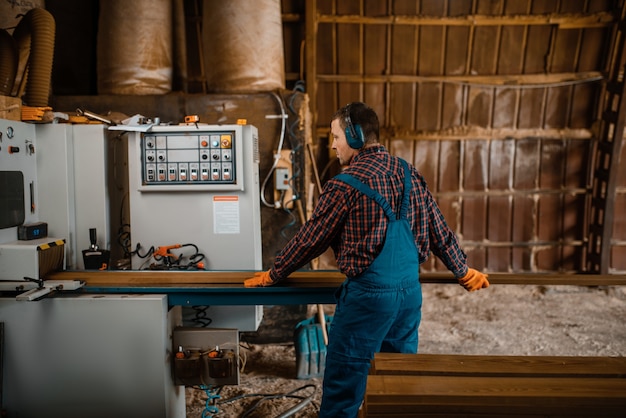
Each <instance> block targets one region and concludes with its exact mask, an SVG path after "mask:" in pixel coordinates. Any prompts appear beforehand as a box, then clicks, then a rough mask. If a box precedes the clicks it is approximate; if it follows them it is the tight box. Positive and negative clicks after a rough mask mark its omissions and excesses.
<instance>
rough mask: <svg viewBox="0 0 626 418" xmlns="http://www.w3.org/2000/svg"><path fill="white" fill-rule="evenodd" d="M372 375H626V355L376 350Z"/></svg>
mask: <svg viewBox="0 0 626 418" xmlns="http://www.w3.org/2000/svg"><path fill="white" fill-rule="evenodd" d="M370 374H390V375H414V376H419V375H424V376H503V375H506V376H511V377H513V376H518V377H544V376H552V377H583V376H584V377H605V378H626V357H587V356H585V357H583V356H558V357H555V356H504V355H499V356H492V355H463V354H423V353H419V354H402V353H376V354H374V359H373V360H372V367H371V368H370Z"/></svg>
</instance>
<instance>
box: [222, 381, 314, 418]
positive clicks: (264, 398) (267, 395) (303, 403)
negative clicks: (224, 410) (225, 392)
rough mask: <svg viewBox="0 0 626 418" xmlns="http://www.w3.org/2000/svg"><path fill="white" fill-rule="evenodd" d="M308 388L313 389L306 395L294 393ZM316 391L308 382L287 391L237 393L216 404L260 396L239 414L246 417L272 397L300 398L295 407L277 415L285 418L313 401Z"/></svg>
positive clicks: (242, 417)
mask: <svg viewBox="0 0 626 418" xmlns="http://www.w3.org/2000/svg"><path fill="white" fill-rule="evenodd" d="M309 388H314V389H315V390H314V391H313V392H312V393H311V394H309V395H308V396H299V395H295V393H297V392H300V391H302V390H305V389H309ZM316 392H317V386H315V385H311V384H309V385H304V386H301V387H299V388H296V389H294V390H292V391H290V392H287V393H249V394H243V395H238V396H234V397H232V398H228V399H224V400H221V401H219V402H218V404H219V405H221V404H227V403H232V402H235V401H238V400H241V399H245V398H253V397H260V399H258V400H257V401H256V402H254V403H253V404H252V406H251V407H250V408H249V409H247V410H246V411H245V412H244V413H243V414H242V415H240V418H246V417H248V416H250V414H252V413H253V412H254V411H255V410H256V409H257V408H258V407H259V405H261V404H262V403H263V402H266V401H271V400H273V399H281V398H293V399H300V401H301V402H300V403H299V404H297V405H296V406H295V407H292V408H290V409H289V410H287V411H285V412H283V413H281V414H280V415H279V417H281V418H285V417H289V416H291V415H293V414H294V413H296V412H298V411H299V410H301V409H302V408H304V407H305V406H307V405H308V404H310V403H311V402H312V401H313V397H314V395H315V393H316Z"/></svg>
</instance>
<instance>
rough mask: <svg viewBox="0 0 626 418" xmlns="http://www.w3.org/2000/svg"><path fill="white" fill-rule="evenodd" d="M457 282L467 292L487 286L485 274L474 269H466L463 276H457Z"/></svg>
mask: <svg viewBox="0 0 626 418" xmlns="http://www.w3.org/2000/svg"><path fill="white" fill-rule="evenodd" d="M459 284H460V285H461V286H463V287H464V288H465V290H467V291H468V292H473V291H474V290H480V289H484V288H486V287H489V281H488V280H487V275H486V274H483V273H481V272H480V271H478V270H474V269H468V270H467V273H466V274H465V276H463V277H460V278H459Z"/></svg>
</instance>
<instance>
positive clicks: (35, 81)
mask: <svg viewBox="0 0 626 418" xmlns="http://www.w3.org/2000/svg"><path fill="white" fill-rule="evenodd" d="M55 30H56V25H55V22H54V17H52V15H51V14H50V12H48V11H47V10H45V9H40V8H35V9H31V10H29V11H28V12H27V13H26V14H25V15H24V17H23V18H22V20H20V23H18V24H17V27H16V28H15V31H14V32H13V38H14V39H15V42H16V43H17V47H18V51H19V65H18V73H17V76H16V80H15V81H16V83H17V82H18V81H19V84H18V91H17V94H14V95H15V96H18V97H19V96H20V95H21V93H22V92H23V91H24V86H25V87H26V92H25V95H24V103H26V104H27V105H28V106H47V105H48V100H49V96H50V80H51V79H52V62H53V60H54V37H55ZM26 79H27V80H28V81H26ZM14 91H15V88H14Z"/></svg>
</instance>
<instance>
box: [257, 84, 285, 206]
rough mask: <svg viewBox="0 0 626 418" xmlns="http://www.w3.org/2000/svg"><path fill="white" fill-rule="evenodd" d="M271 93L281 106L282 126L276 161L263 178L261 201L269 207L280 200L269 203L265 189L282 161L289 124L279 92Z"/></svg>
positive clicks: (275, 156)
mask: <svg viewBox="0 0 626 418" xmlns="http://www.w3.org/2000/svg"><path fill="white" fill-rule="evenodd" d="M270 94H271V95H272V97H274V98H275V99H276V101H277V102H278V105H279V106H280V115H279V118H280V120H281V127H280V136H279V139H278V148H277V150H276V153H275V154H274V162H273V163H272V166H271V167H270V170H269V172H268V173H267V176H265V179H264V180H263V184H262V185H261V201H262V202H263V204H264V205H265V206H267V207H269V208H275V207H276V204H277V203H279V202H273V203H269V202H268V201H267V200H266V199H265V189H266V187H267V183H268V182H269V181H270V179H271V178H272V175H273V174H274V171H275V170H276V167H277V166H278V162H279V161H280V157H281V154H280V152H281V151H282V149H283V143H284V141H285V131H286V126H287V113H286V112H285V106H284V105H283V100H282V99H281V98H280V97H279V96H278V94H276V93H275V92H271V93H270Z"/></svg>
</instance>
